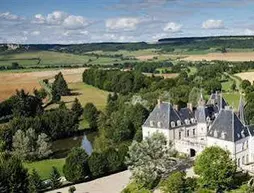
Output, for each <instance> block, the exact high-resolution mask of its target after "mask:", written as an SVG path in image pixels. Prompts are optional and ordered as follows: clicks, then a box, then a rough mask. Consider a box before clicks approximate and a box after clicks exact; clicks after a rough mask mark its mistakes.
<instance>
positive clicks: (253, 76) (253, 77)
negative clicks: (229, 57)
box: [235, 71, 254, 83]
mask: <svg viewBox="0 0 254 193" xmlns="http://www.w3.org/2000/svg"><path fill="white" fill-rule="evenodd" d="M235 76H237V77H239V78H241V79H242V80H249V81H250V82H251V83H252V82H253V81H254V71H250V72H241V73H237V74H235Z"/></svg>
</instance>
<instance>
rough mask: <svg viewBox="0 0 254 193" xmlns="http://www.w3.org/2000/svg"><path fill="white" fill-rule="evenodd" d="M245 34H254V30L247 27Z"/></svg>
mask: <svg viewBox="0 0 254 193" xmlns="http://www.w3.org/2000/svg"><path fill="white" fill-rule="evenodd" d="M244 35H254V30H251V29H245V30H244Z"/></svg>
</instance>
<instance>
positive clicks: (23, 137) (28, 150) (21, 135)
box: [12, 128, 52, 160]
mask: <svg viewBox="0 0 254 193" xmlns="http://www.w3.org/2000/svg"><path fill="white" fill-rule="evenodd" d="M12 141H13V143H12V146H13V153H14V154H15V155H17V156H19V157H20V158H21V159H24V160H32V159H36V158H39V159H41V158H45V157H48V156H49V155H50V154H51V153H52V151H51V144H50V143H49V139H48V137H47V135H46V134H44V133H41V134H40V135H37V134H36V133H35V130H34V129H32V128H29V129H28V130H27V131H25V132H24V131H22V130H18V131H17V132H16V133H15V135H14V136H13V140H12Z"/></svg>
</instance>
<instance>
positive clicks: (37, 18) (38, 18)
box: [32, 14, 46, 24]
mask: <svg viewBox="0 0 254 193" xmlns="http://www.w3.org/2000/svg"><path fill="white" fill-rule="evenodd" d="M45 22H46V18H45V17H43V15H42V14H36V15H35V16H34V20H33V21H32V23H38V24H40V23H45Z"/></svg>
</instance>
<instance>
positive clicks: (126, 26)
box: [105, 17, 140, 30]
mask: <svg viewBox="0 0 254 193" xmlns="http://www.w3.org/2000/svg"><path fill="white" fill-rule="evenodd" d="M139 23H140V19H139V18H135V17H121V18H111V19H107V20H106V22H105V24H106V28H108V29H110V30H119V29H123V30H134V29H136V27H137V25H138V24H139Z"/></svg>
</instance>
